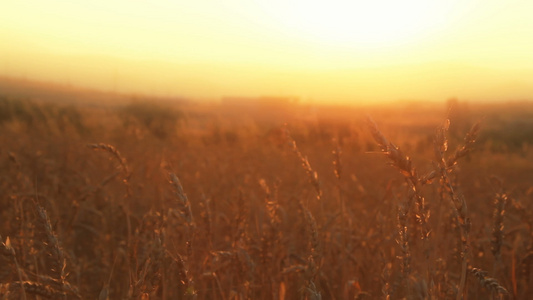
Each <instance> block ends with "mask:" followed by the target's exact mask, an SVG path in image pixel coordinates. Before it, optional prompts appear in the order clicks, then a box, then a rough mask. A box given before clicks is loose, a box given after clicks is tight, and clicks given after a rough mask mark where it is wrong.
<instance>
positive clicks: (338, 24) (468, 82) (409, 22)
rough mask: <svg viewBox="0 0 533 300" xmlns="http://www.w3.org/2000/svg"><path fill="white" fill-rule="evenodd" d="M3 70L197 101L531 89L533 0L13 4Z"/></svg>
mask: <svg viewBox="0 0 533 300" xmlns="http://www.w3.org/2000/svg"><path fill="white" fill-rule="evenodd" d="M2 6H3V8H2V12H1V13H0V14H1V18H0V45H1V47H0V74H1V75H6V76H11V77H19V78H20V77H21V78H28V79H35V80H40V81H51V82H59V83H66V84H72V85H80V86H87V87H92V88H98V89H103V90H111V91H118V92H126V93H130V92H133V93H139V92H140V93H153V94H158V95H165V96H169V95H177V96H184V97H190V98H211V99H217V98H220V97H223V96H258V95H292V96H299V97H301V98H302V99H304V100H306V99H312V100H323V101H350V102H359V101H365V102H366V101H384V100H397V99H416V100H434V101H441V100H443V99H446V98H448V97H452V96H456V97H459V98H463V99H469V100H510V99H529V98H530V97H531V95H532V94H533V18H531V15H532V14H533V2H530V1H518V0H514V1H506V2H502V1H476V0H469V1H418V0H409V1H401V2H397V1H341V0H337V1H301V0H289V1H242V0H231V1H208V0H203V1H157V2H155V3H149V2H146V1H137V0H135V1H112V2H109V1H90V2H86V1H68V2H67V1H54V0H46V1H39V2H33V1H8V3H5V4H3V5H2Z"/></svg>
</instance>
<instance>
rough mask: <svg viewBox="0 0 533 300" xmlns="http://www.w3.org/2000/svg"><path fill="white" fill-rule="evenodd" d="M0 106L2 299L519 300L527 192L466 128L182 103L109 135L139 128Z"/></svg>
mask: <svg viewBox="0 0 533 300" xmlns="http://www.w3.org/2000/svg"><path fill="white" fill-rule="evenodd" d="M10 101H12V102H9V103H8V104H5V105H4V106H6V107H12V108H10V110H9V112H8V113H6V116H4V117H3V119H2V124H1V125H0V126H2V127H1V129H2V132H3V134H2V136H1V137H0V138H1V140H2V142H3V145H4V146H3V147H2V149H0V170H2V171H0V188H1V189H0V190H1V191H2V193H1V194H0V197H1V198H0V207H1V210H0V220H1V221H0V234H1V235H2V237H3V238H2V240H1V243H0V263H1V266H0V295H1V296H2V297H4V298H6V299H38V298H40V299H76V298H81V299H224V300H230V299H280V300H282V299H528V297H529V295H530V294H531V292H532V291H531V287H530V286H533V285H532V282H531V266H532V265H533V263H532V262H533V254H532V253H533V246H532V245H533V223H532V220H533V219H532V217H531V204H530V202H529V200H530V199H531V194H532V192H531V186H532V185H531V182H530V180H529V179H528V178H529V177H526V176H525V175H522V176H519V177H513V181H510V180H505V177H501V176H502V175H506V172H507V171H506V170H507V169H506V168H507V167H509V165H512V166H519V165H520V164H519V163H518V162H520V163H524V162H526V161H527V159H529V158H530V157H529V156H528V155H530V154H529V153H528V152H520V153H512V152H509V153H507V154H505V155H506V156H505V160H504V161H501V157H502V154H501V153H496V152H491V150H490V148H485V147H484V145H483V144H478V143H477V141H478V140H479V139H478V137H480V136H481V137H482V134H483V130H482V129H483V126H479V125H474V126H473V127H472V128H471V130H470V131H468V132H464V133H463V134H464V135H465V136H466V137H465V138H464V139H461V138H457V137H456V136H455V135H454V134H450V131H449V130H448V128H449V126H453V124H450V122H449V121H445V122H444V123H442V122H441V118H440V117H439V116H440V114H441V111H440V110H439V109H435V112H434V115H435V116H436V117H435V118H433V119H431V122H430V124H427V123H423V122H422V121H415V123H414V124H411V123H408V124H406V122H407V119H406V118H405V117H402V116H398V117H397V118H395V119H392V120H391V119H390V118H389V117H388V116H390V115H387V111H386V110H375V111H371V110H370V113H371V115H372V116H373V117H374V118H375V121H374V120H371V119H367V118H365V117H364V116H363V115H362V114H359V113H357V112H356V111H352V112H351V113H350V114H343V113H344V112H343V111H335V112H333V111H329V112H328V111H327V110H325V109H324V112H323V113H324V115H327V114H328V113H329V114H331V117H330V118H327V117H324V119H318V120H313V119H309V118H305V117H301V118H298V117H297V116H298V115H304V114H305V112H306V111H307V110H306V108H297V107H295V108H292V109H293V110H294V111H293V112H292V113H293V115H294V117H293V118H291V119H289V120H288V121H289V122H288V123H287V124H286V125H283V124H281V123H275V122H274V121H272V122H271V123H269V122H266V123H265V121H264V120H262V121H261V122H259V121H254V120H253V118H250V117H246V114H244V113H242V112H240V114H241V117H240V118H239V119H237V120H238V121H236V119H235V118H234V114H235V112H234V111H233V109H234V108H228V109H227V111H224V110H222V113H218V114H213V113H212V111H211V110H209V109H208V108H207V107H202V106H198V107H194V106H193V107H188V108H187V107H182V108H180V111H181V112H182V113H180V115H179V116H180V120H181V121H180V122H181V123H180V124H181V125H180V126H177V125H176V123H174V121H172V122H169V125H168V126H167V127H165V126H166V125H165V124H166V123H165V122H161V123H157V124H158V125H157V126H159V127H161V128H159V127H158V131H157V132H154V131H153V129H151V128H150V127H149V126H148V127H147V125H146V124H144V123H141V122H133V121H132V122H129V123H127V124H126V123H124V120H135V118H136V117H135V116H137V115H139V114H140V113H141V112H139V110H135V111H134V112H135V116H132V117H131V118H130V117H129V116H127V115H125V114H127V113H128V111H129V110H131V107H129V108H128V109H110V108H107V107H100V108H97V109H94V108H91V109H89V108H86V107H85V108H84V107H81V106H80V107H75V106H73V107H72V106H69V109H71V110H75V111H74V112H72V113H71V114H72V115H77V116H79V118H78V119H76V121H75V124H74V123H72V122H73V121H72V120H71V119H69V118H66V117H65V118H63V121H62V122H58V121H57V120H56V119H55V118H56V117H57V115H55V113H54V111H58V110H57V109H51V108H50V107H48V106H43V105H44V104H39V103H32V102H31V101H22V102H16V101H15V100H10ZM13 101H15V102H13ZM15 103H17V104H15ZM57 105H60V104H57ZM135 107H137V106H135ZM17 111H24V113H23V114H22V115H20V118H19V117H18V115H17V114H18V113H17ZM36 112H37V113H36ZM34 113H35V114H36V115H39V116H40V117H36V116H34V117H32V114H34ZM156 113H157V111H156ZM254 113H258V112H254ZM392 113H398V114H401V110H398V111H392ZM409 113H412V112H409ZM420 115H421V116H422V115H423V114H420ZM143 116H144V114H143ZM165 116H167V115H166V114H165ZM30 119H31V120H33V121H31V122H29V121H28V120H30ZM149 119H150V120H152V119H157V115H155V116H150V117H149ZM143 120H144V119H143ZM35 122H37V123H39V122H41V123H42V124H46V126H41V125H42V124H41V123H39V124H40V125H39V124H36V123H35ZM417 122H418V123H417ZM150 124H152V123H150ZM37 125H39V126H37ZM60 126H62V129H61V130H59V127H60ZM163 127H164V128H163ZM80 128H83V130H80ZM399 128H415V129H416V130H415V129H412V130H408V132H407V133H405V131H404V130H403V129H402V130H400V129H399ZM160 132H165V134H164V135H161V134H160ZM221 132H226V133H232V134H231V136H232V137H234V138H231V139H224V138H221V135H220V133H221ZM410 135H412V138H411V137H410ZM222 136H224V135H222ZM86 145H89V147H87V146H86ZM454 148H455V149H457V150H455V151H453V149H454ZM93 150H98V151H93ZM521 151H522V150H521ZM331 154H333V155H331ZM493 160H496V162H493ZM498 160H500V161H499V163H498ZM494 166H496V167H494ZM529 166H531V165H529ZM510 170H511V171H513V170H514V171H516V172H525V171H524V170H527V169H524V170H521V169H518V167H513V168H511V169H510ZM500 173H503V174H500ZM507 174H512V173H507ZM522 174H527V173H522ZM490 175H497V176H500V177H499V178H504V179H495V178H496V177H490Z"/></svg>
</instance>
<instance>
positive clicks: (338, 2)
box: [265, 0, 454, 48]
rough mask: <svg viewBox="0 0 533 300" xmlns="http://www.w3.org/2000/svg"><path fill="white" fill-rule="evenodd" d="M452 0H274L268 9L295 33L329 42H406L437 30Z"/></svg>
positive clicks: (360, 44) (377, 44)
mask: <svg viewBox="0 0 533 300" xmlns="http://www.w3.org/2000/svg"><path fill="white" fill-rule="evenodd" d="M453 2H454V1H424V0H407V1H394V0H374V1H354V0H352V1H350V0H333V1H331V0H330V1H306V0H275V1H271V2H270V4H268V5H266V6H265V10H266V11H267V13H269V14H270V15H271V16H272V18H274V19H276V20H277V21H278V22H279V23H280V24H281V26H283V27H284V28H285V29H286V30H287V31H290V32H292V33H293V34H294V35H296V36H299V37H301V38H304V39H306V40H309V41H312V42H314V43H318V44H322V45H326V46H344V47H355V48H369V47H370V48H372V47H382V46H390V45H394V44H401V43H408V42H411V41H413V40H416V39H420V38H423V37H424V35H427V34H430V33H431V32H433V31H435V30H438V29H439V28H440V26H442V25H443V23H445V21H446V17H447V14H448V13H449V11H450V8H451V6H453Z"/></svg>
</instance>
